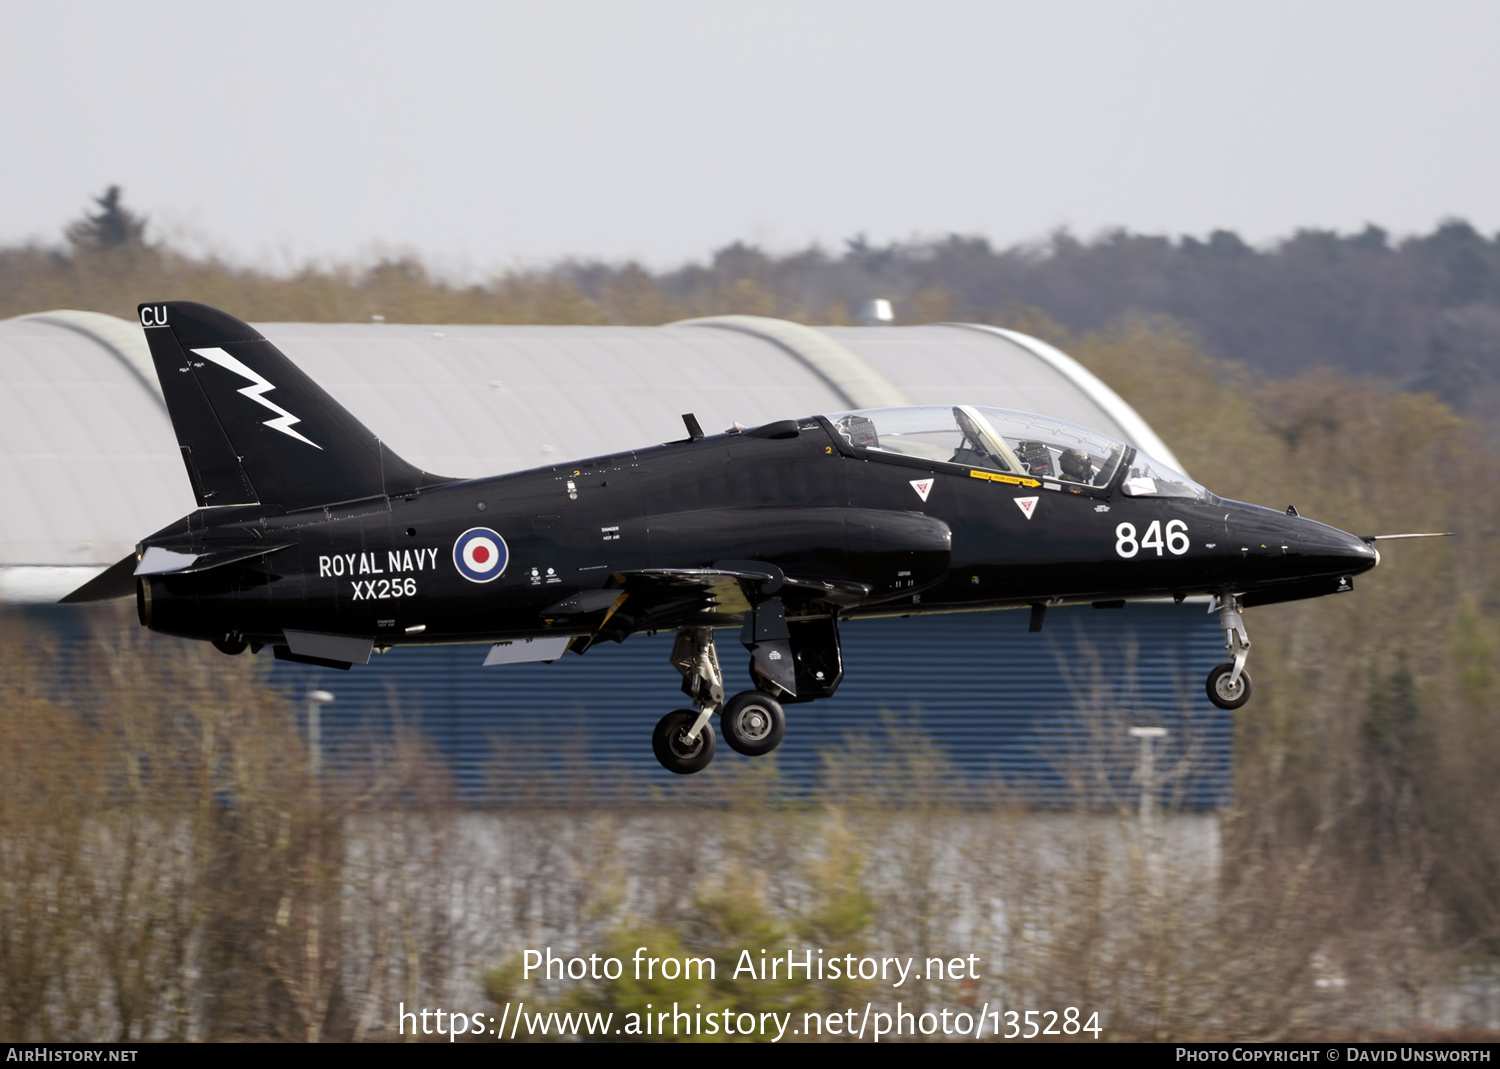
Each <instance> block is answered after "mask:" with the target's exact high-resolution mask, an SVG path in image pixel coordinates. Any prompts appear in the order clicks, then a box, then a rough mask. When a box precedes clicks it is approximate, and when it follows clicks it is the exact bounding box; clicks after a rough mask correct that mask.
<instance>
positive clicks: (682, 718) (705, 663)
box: [651, 627, 724, 776]
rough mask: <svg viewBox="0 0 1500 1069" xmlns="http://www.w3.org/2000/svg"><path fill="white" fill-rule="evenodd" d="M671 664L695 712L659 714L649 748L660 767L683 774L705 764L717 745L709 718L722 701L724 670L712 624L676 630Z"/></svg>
mask: <svg viewBox="0 0 1500 1069" xmlns="http://www.w3.org/2000/svg"><path fill="white" fill-rule="evenodd" d="M672 667H674V668H676V669H677V671H678V672H680V673H681V674H682V692H683V693H684V694H686V695H687V696H688V697H690V698H692V699H693V704H694V705H695V706H697V712H693V711H692V710H690V709H678V710H677V711H676V712H671V713H668V714H667V715H666V716H664V717H662V718H661V720H660V721H659V722H658V723H657V725H656V730H655V731H654V732H653V733H652V735H651V748H652V750H653V751H655V753H656V759H657V760H658V761H660V762H661V765H662V767H663V768H665V769H666V770H667V771H668V772H675V773H677V774H678V775H679V776H686V775H690V774H691V773H694V772H700V771H702V770H703V769H704V768H707V767H708V763H709V762H710V761H712V760H713V759H714V749H715V748H716V746H717V740H716V739H715V738H714V729H713V725H711V724H710V723H709V722H708V721H709V718H710V717H712V716H713V715H714V713H716V712H718V711H719V710H720V709H721V708H722V707H723V705H724V672H723V670H722V669H720V668H719V654H718V651H717V650H716V649H715V648H714V630H713V628H711V627H695V628H692V629H690V630H685V631H679V632H677V641H676V642H674V643H673V644H672Z"/></svg>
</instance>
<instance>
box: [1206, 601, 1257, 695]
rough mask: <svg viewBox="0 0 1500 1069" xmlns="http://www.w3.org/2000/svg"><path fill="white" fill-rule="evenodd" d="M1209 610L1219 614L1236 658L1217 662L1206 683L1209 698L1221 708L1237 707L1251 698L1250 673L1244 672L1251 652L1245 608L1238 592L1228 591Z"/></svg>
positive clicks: (1225, 639)
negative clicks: (1218, 663)
mask: <svg viewBox="0 0 1500 1069" xmlns="http://www.w3.org/2000/svg"><path fill="white" fill-rule="evenodd" d="M1208 611H1209V612H1217V613H1218V614H1219V626H1220V627H1221V628H1223V630H1224V648H1225V649H1227V650H1228V651H1229V652H1230V654H1231V655H1232V656H1233V657H1234V660H1233V661H1232V662H1230V663H1228V664H1220V665H1215V666H1214V668H1213V670H1212V671H1211V672H1209V673H1208V680H1207V682H1206V685H1205V689H1206V690H1207V691H1208V700H1209V701H1211V702H1213V703H1214V704H1215V705H1217V706H1218V707H1219V708H1220V709H1238V708H1240V707H1241V706H1242V705H1244V704H1245V703H1246V702H1248V701H1249V700H1250V673H1249V672H1247V671H1245V658H1246V657H1248V656H1249V655H1250V635H1249V634H1248V633H1247V632H1246V631H1245V621H1244V620H1242V619H1240V614H1241V613H1243V612H1244V611H1245V608H1244V605H1242V604H1241V603H1240V599H1239V598H1238V597H1237V596H1236V595H1234V594H1226V595H1225V596H1223V597H1221V598H1216V599H1215V600H1214V602H1213V604H1212V605H1210V606H1209V607H1208Z"/></svg>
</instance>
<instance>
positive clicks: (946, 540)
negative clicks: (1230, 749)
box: [63, 301, 1392, 773]
mask: <svg viewBox="0 0 1500 1069" xmlns="http://www.w3.org/2000/svg"><path fill="white" fill-rule="evenodd" d="M139 314H140V322H141V325H142V327H144V328H145V332H146V336H147V339H148V341H149V343H150V347H151V355H152V358H153V360H154V361H155V364H156V370H157V374H158V376H159V378H160V380H161V386H162V392H163V393H164V395H165V397H166V403H167V409H168V412H169V413H170V415H171V419H172V424H173V427H174V428H175V429H176V432H177V439H178V443H179V445H180V446H181V448H182V459H183V463H184V464H185V466H186V468H187V474H188V478H189V479H190V480H191V481H192V484H193V492H194V493H195V494H196V495H197V500H198V505H199V508H198V510H197V511H196V512H193V513H192V514H191V515H188V516H185V517H183V518H182V519H180V520H178V521H177V522H175V523H173V524H171V525H170V526H168V527H166V528H164V529H163V530H161V531H158V532H156V533H155V534H153V535H150V536H149V537H147V538H145V539H144V540H142V542H141V543H140V544H139V546H138V547H137V551H136V552H135V553H133V554H131V555H130V556H129V557H127V558H126V559H124V560H122V561H120V562H119V563H118V564H115V565H114V566H113V567H111V568H109V569H108V570H107V571H105V572H104V573H103V574H101V575H100V576H98V577H97V578H95V579H93V580H91V581H90V582H89V583H87V584H85V585H84V586H82V587H80V588H79V589H78V590H76V591H74V592H73V593H72V594H69V595H68V596H67V597H66V598H64V599H63V600H64V601H66V602H80V601H95V600H102V599H106V598H112V597H125V596H129V595H130V594H132V593H133V594H134V595H135V597H136V604H137V608H138V612H139V616H140V621H141V624H142V625H144V626H145V627H148V628H150V629H152V630H154V631H161V632H164V633H166V634H170V635H179V636H182V637H186V638H194V639H204V640H207V641H209V642H212V643H213V644H214V646H216V647H217V648H218V649H220V650H222V651H223V652H224V653H227V654H237V653H241V652H243V651H244V650H246V649H249V650H251V651H253V652H259V651H260V650H261V649H263V648H264V647H266V646H270V647H272V649H273V651H274V654H275V656H276V657H278V658H280V659H282V660H288V661H298V662H302V663H306V664H314V665H323V666H326V667H330V668H348V667H349V666H350V665H352V664H366V663H368V662H369V659H370V654H371V652H372V651H379V652H382V653H383V652H385V651H387V650H389V649H391V648H393V647H396V646H403V645H417V644H424V643H455V642H476V643H478V642H484V643H490V644H492V645H491V649H490V652H489V655H488V657H487V659H486V660H485V662H484V663H485V664H504V663H515V662H523V661H551V660H554V659H556V658H558V657H560V656H562V655H563V653H564V652H565V651H567V650H572V651H573V652H574V653H579V654H581V653H584V652H585V651H586V650H588V649H589V648H590V647H591V646H592V645H594V644H595V643H597V642H600V641H601V640H604V639H610V640H613V641H615V642H621V641H623V640H624V639H625V638H626V637H627V636H629V635H631V634H633V633H635V632H639V631H663V630H670V631H675V632H676V633H677V639H676V642H675V643H674V645H673V647H672V653H671V663H672V665H673V667H675V668H676V669H677V671H678V672H679V673H681V675H682V679H683V683H682V689H683V691H684V693H686V694H687V695H688V696H689V697H690V698H691V701H692V705H693V708H692V709H683V710H678V711H676V712H669V713H667V715H666V716H664V717H663V718H662V719H661V721H660V722H659V723H658V724H657V725H656V730H655V733H654V736H653V740H652V741H653V747H654V749H655V752H656V756H657V758H658V759H659V760H660V761H661V763H662V765H663V766H664V767H666V768H667V769H669V770H671V771H672V772H676V773H690V772H697V771H699V770H700V769H702V768H704V767H705V766H706V765H707V764H708V763H709V761H710V760H712V758H713V756H714V748H715V734H714V729H713V727H712V725H711V724H710V720H711V718H712V717H713V716H714V715H715V714H717V715H718V717H719V729H720V731H721V732H722V733H723V735H724V738H725V740H726V741H727V742H728V743H729V745H730V746H731V747H733V748H734V749H735V750H737V751H739V752H740V753H742V754H746V755H750V756H756V755H760V754H765V753H769V752H770V751H771V750H773V749H775V748H776V746H777V744H778V743H780V741H781V739H782V735H783V732H784V730H785V714H784V712H783V706H784V705H787V704H791V703H796V702H808V701H814V700H816V699H818V698H826V697H828V696H830V695H832V694H833V693H834V691H835V690H836V689H837V687H838V685H839V681H840V680H841V679H842V677H843V667H842V660H841V656H840V651H839V623H840V621H843V620H849V619H852V618H856V617H862V616H882V615H884V616H890V615H908V614H911V613H926V612H953V611H965V610H974V609H1002V608H1027V607H1029V609H1030V612H1031V625H1030V626H1031V629H1032V630H1033V631H1036V630H1040V629H1041V626H1042V622H1043V618H1044V614H1045V612H1046V610H1047V607H1048V606H1053V605H1060V604H1065V603H1091V604H1093V605H1095V606H1096V607H1099V608H1112V607H1118V606H1122V605H1124V604H1125V602H1126V601H1128V600H1134V599H1144V598H1167V597H1171V598H1175V599H1177V600H1178V601H1181V600H1182V599H1184V598H1187V597H1189V596H1202V595H1208V596H1209V597H1211V598H1212V599H1213V601H1212V603H1211V607H1210V611H1211V612H1216V613H1217V615H1218V618H1219V624H1220V626H1221V627H1222V628H1223V629H1224V631H1225V635H1226V648H1228V649H1229V650H1230V652H1231V654H1232V657H1231V659H1230V660H1229V661H1227V662H1225V663H1223V664H1220V665H1217V666H1216V667H1215V668H1214V669H1213V670H1212V671H1211V672H1209V674H1208V680H1207V692H1208V697H1209V699H1210V700H1211V701H1212V702H1213V703H1214V704H1215V705H1217V706H1219V707H1220V708H1224V709H1236V708H1239V707H1240V706H1242V705H1243V704H1244V703H1245V702H1246V701H1247V700H1248V699H1249V697H1250V676H1249V674H1248V673H1247V672H1246V671H1245V658H1246V653H1247V652H1248V650H1249V648H1250V640H1249V637H1248V636H1247V634H1246V632H1245V627H1244V623H1243V621H1242V619H1241V612H1242V610H1243V609H1244V608H1246V607H1251V606H1257V605H1269V604H1272V603H1275V602H1284V601H1292V600H1296V599H1301V598H1314V597H1320V596H1322V595H1325V594H1335V593H1339V592H1342V591H1347V590H1349V589H1350V588H1351V586H1352V583H1353V577H1354V576H1355V575H1357V574H1358V573H1360V572H1364V571H1367V570H1368V569H1370V568H1373V567H1374V566H1375V565H1376V564H1377V563H1378V562H1379V559H1380V557H1379V554H1378V553H1377V552H1376V550H1375V547H1374V545H1373V544H1372V543H1373V542H1374V540H1375V536H1367V537H1364V538H1361V537H1356V536H1354V535H1351V534H1346V533H1344V532H1343V531H1340V530H1337V529H1335V528H1332V527H1328V526H1325V525H1324V524H1321V523H1316V522H1314V521H1312V520H1310V519H1304V518H1301V517H1299V516H1298V515H1297V514H1296V510H1295V509H1288V510H1287V511H1286V512H1285V513H1282V512H1278V511H1275V510H1272V509H1266V508H1261V507H1259V506H1256V505H1247V504H1243V503H1241V502H1237V501H1227V500H1224V499H1222V498H1219V497H1216V496H1215V495H1214V494H1212V493H1210V492H1209V491H1208V490H1206V489H1204V488H1203V487H1202V486H1199V485H1198V484H1197V483H1195V482H1193V481H1192V480H1190V479H1189V478H1187V477H1186V476H1184V475H1182V474H1181V473H1180V472H1177V471H1174V470H1172V469H1171V468H1169V467H1167V466H1165V465H1163V464H1162V463H1160V462H1159V461H1157V460H1154V459H1153V458H1151V457H1150V456H1147V455H1146V454H1145V453H1143V452H1141V451H1140V450H1138V449H1136V448H1134V447H1132V446H1130V445H1128V444H1126V443H1124V442H1121V441H1117V440H1115V439H1113V438H1111V437H1109V436H1108V435H1104V434H1100V433H1098V432H1097V431H1092V430H1088V429H1087V428H1084V427H1079V426H1075V425H1074V424H1072V423H1069V422H1067V421H1065V420H1060V419H1053V418H1050V417H1047V416H1040V415H1031V414H1027V413H1022V412H1011V411H1005V410H1001V409H995V408H976V407H972V406H969V405H964V404H957V405H951V406H950V405H942V406H936V405H928V406H921V407H915V408H889V409H872V410H866V411H858V412H829V413H823V414H819V415H813V416H806V417H803V418H799V419H786V420H781V421H779V422H776V423H770V424H767V425H765V426H763V427H754V428H750V429H740V428H734V429H731V430H730V431H728V432H727V433H724V434H716V435H705V434H704V432H703V431H702V429H701V428H700V427H699V425H698V421H697V420H696V419H695V418H694V417H693V416H692V415H686V416H684V417H683V419H684V422H685V424H686V429H687V437H686V438H684V439H682V440H681V441H675V442H668V443H666V444H664V445H655V446H650V447H648V448H642V449H636V450H631V451H627V452H622V453H619V454H616V455H613V456H606V457H594V458H592V459H589V460H580V461H575V462H573V463H569V464H564V465H553V466H549V467H543V468H537V469H534V470H531V471H523V472H517V473H515V474H511V475H498V476H493V477H490V478H481V479H465V480H458V479H451V478H445V477H443V476H441V475H434V474H432V473H430V472H426V471H422V470H421V469H419V468H416V467H414V466H413V465H411V464H409V463H407V462H406V461H404V460H402V459H401V458H400V457H398V456H397V455H396V454H394V453H393V452H391V450H390V449H388V448H387V447H386V446H385V444H384V443H383V442H382V441H381V440H380V438H379V437H377V436H376V435H375V434H373V433H372V432H371V431H369V430H368V429H366V428H365V427H364V426H363V425H362V424H361V423H360V422H359V421H358V420H357V419H355V418H354V417H353V416H352V415H351V414H350V413H349V412H348V411H346V410H345V409H344V408H343V407H342V406H340V405H339V404H338V402H336V401H335V400H334V399H333V398H332V397H330V396H329V395H328V394H327V393H326V392H324V391H323V390H322V389H321V388H320V387H319V386H318V385H317V384H316V383H314V382H313V381H312V380H311V379H310V378H308V376H307V375H305V374H304V373H303V372H302V371H300V370H299V369H298V368H297V366H296V365H295V364H293V363H292V362H291V361H289V360H288V359H287V358H286V357H285V356H284V355H282V353H281V352H280V351H279V350H277V348H276V347H275V346H274V345H273V344H272V343H271V342H270V341H268V340H266V339H265V338H263V337H262V336H261V335H260V334H259V333H257V332H256V331H255V330H254V329H253V328H252V327H250V326H248V325H247V324H245V323H242V322H240V321H239V320H237V319H235V318H233V317H232V316H229V315H226V314H225V313H223V312H220V311H217V310H215V309H212V308H208V307H205V306H204V305H201V304H194V303H190V302H186V301H168V302H164V303H160V302H158V303H150V304H143V305H141V306H140V308H139ZM1384 537H1392V536H1384ZM724 627H738V628H739V640H740V642H741V643H742V644H743V645H744V646H745V647H746V649H747V650H748V651H749V655H750V680H751V683H752V685H751V686H750V687H749V688H748V689H745V690H742V691H740V692H739V693H737V694H734V695H732V696H729V697H726V695H725V679H724V672H723V670H722V668H721V666H720V659H719V654H718V652H717V650H716V647H715V639H714V632H715V630H716V629H718V628H724Z"/></svg>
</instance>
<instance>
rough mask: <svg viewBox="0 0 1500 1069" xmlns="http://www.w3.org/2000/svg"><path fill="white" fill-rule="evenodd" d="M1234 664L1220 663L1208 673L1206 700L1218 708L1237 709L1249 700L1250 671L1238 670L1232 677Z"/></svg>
mask: <svg viewBox="0 0 1500 1069" xmlns="http://www.w3.org/2000/svg"><path fill="white" fill-rule="evenodd" d="M1234 673H1235V669H1234V665H1232V664H1221V665H1217V666H1215V667H1214V670H1213V671H1212V672H1209V673H1208V685H1207V690H1208V700H1209V701H1211V702H1213V703H1214V704H1215V705H1217V706H1218V707H1219V708H1220V709H1238V708H1239V707H1240V706H1242V705H1244V704H1245V703H1246V702H1247V701H1249V700H1250V673H1249V672H1247V671H1245V670H1244V668H1241V669H1240V670H1239V678H1238V679H1236V678H1234Z"/></svg>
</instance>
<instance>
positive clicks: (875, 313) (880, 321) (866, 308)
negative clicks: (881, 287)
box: [858, 297, 896, 327]
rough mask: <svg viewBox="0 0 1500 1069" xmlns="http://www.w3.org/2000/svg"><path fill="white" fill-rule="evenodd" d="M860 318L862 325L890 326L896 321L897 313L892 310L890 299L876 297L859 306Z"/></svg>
mask: <svg viewBox="0 0 1500 1069" xmlns="http://www.w3.org/2000/svg"><path fill="white" fill-rule="evenodd" d="M858 318H859V325H860V326H862V327H888V326H890V325H891V324H892V323H894V322H895V321H896V313H895V312H894V311H892V310H891V302H890V301H888V300H886V299H885V298H884V297H876V298H875V299H874V300H872V301H866V302H865V303H864V304H862V305H860V306H859V317H858Z"/></svg>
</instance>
